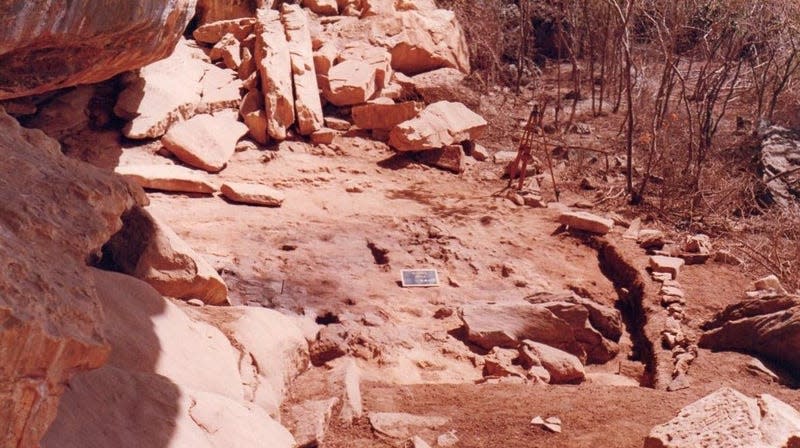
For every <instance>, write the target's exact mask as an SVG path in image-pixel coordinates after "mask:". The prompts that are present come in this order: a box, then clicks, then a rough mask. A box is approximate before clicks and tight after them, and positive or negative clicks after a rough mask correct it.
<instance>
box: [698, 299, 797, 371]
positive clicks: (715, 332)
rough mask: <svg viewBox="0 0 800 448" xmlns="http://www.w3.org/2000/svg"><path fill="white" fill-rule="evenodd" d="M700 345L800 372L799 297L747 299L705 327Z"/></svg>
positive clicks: (720, 314) (723, 312)
mask: <svg viewBox="0 0 800 448" xmlns="http://www.w3.org/2000/svg"><path fill="white" fill-rule="evenodd" d="M703 329H705V330H706V332H705V333H704V334H703V336H702V337H701V338H700V346H701V347H707V348H711V349H714V350H737V351H744V352H749V353H753V354H756V355H760V356H766V357H768V358H770V359H772V360H775V361H776V362H778V363H779V364H781V365H785V366H787V367H788V368H790V369H792V370H794V371H795V372H798V371H800V297H798V296H782V297H765V298H755V299H747V300H744V301H742V302H739V303H736V304H733V305H730V306H728V307H727V308H726V309H725V310H724V311H722V312H721V313H719V314H718V315H716V316H715V317H714V319H712V320H711V321H710V322H708V323H706V324H705V325H704V326H703Z"/></svg>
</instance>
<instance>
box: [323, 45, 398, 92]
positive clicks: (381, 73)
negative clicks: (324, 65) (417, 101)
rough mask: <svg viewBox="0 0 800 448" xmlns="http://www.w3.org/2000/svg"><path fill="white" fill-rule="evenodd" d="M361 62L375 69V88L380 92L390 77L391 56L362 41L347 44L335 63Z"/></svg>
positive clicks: (381, 48) (383, 49)
mask: <svg viewBox="0 0 800 448" xmlns="http://www.w3.org/2000/svg"><path fill="white" fill-rule="evenodd" d="M343 61H361V62H364V63H366V64H367V65H369V66H371V67H373V68H374V69H375V88H376V90H381V89H383V88H384V87H386V86H387V85H388V84H389V80H390V79H391V77H392V55H391V54H390V53H389V52H388V51H387V50H386V49H385V48H383V47H376V46H373V45H370V44H368V43H365V42H362V41H355V42H348V43H346V44H345V45H344V49H342V51H341V52H339V53H338V54H337V57H336V62H337V63H339V62H343Z"/></svg>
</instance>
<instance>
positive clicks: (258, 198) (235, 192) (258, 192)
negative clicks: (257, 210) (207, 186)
mask: <svg viewBox="0 0 800 448" xmlns="http://www.w3.org/2000/svg"><path fill="white" fill-rule="evenodd" d="M220 192H222V195H223V196H225V198H227V199H229V200H230V201H233V202H239V203H242V204H251V205H263V206H266V207H280V206H281V204H283V200H284V198H285V196H284V194H283V193H281V192H280V191H278V190H276V189H274V188H270V187H267V186H266V185H260V184H247V183H240V182H225V183H224V184H222V187H220Z"/></svg>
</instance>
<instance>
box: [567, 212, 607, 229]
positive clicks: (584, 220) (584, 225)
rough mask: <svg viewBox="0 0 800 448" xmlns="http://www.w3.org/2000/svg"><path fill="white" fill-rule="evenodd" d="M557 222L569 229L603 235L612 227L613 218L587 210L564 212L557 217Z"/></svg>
mask: <svg viewBox="0 0 800 448" xmlns="http://www.w3.org/2000/svg"><path fill="white" fill-rule="evenodd" d="M558 222H560V223H561V224H564V225H566V226H569V227H570V228H571V229H576V230H583V231H584V232H589V233H596V234H598V235H605V234H606V233H608V232H610V231H611V229H612V228H613V227H614V220H612V219H608V218H603V217H602V216H597V215H594V214H592V213H588V212H565V213H562V214H561V215H560V216H559V217H558Z"/></svg>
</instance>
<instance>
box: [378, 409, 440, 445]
mask: <svg viewBox="0 0 800 448" xmlns="http://www.w3.org/2000/svg"><path fill="white" fill-rule="evenodd" d="M449 421H450V419H449V418H447V417H441V416H435V415H414V414H406V413H403V412H370V413H369V424H370V425H371V426H372V429H373V430H374V431H375V432H376V433H378V434H379V435H383V436H386V437H389V438H392V439H401V440H408V439H410V438H411V437H413V436H415V435H416V434H418V433H419V432H420V431H421V430H426V429H427V430H435V429H436V428H439V427H441V426H444V425H446V424H447V423H448V422H449Z"/></svg>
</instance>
